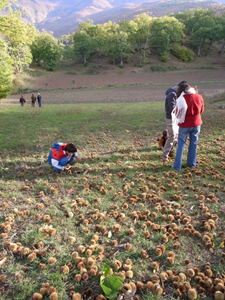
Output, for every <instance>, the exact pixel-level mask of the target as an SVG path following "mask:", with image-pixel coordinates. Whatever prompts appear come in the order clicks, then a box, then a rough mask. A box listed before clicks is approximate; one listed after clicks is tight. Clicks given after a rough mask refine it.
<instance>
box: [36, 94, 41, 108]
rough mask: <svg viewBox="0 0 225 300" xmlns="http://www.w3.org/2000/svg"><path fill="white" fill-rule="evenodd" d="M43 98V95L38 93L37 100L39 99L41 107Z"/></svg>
mask: <svg viewBox="0 0 225 300" xmlns="http://www.w3.org/2000/svg"><path fill="white" fill-rule="evenodd" d="M41 99H42V96H41V94H40V93H38V95H37V100H38V105H39V107H41Z"/></svg>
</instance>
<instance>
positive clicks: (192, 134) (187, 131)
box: [173, 126, 201, 171]
mask: <svg viewBox="0 0 225 300" xmlns="http://www.w3.org/2000/svg"><path fill="white" fill-rule="evenodd" d="M200 129H201V126H196V127H180V128H179V134H178V146H177V152H176V158H175V162H174V165H173V168H174V169H175V170H177V171H180V169H181V166H182V157H183V151H184V147H185V144H186V140H187V137H188V135H189V146H188V155H187V164H188V166H189V167H196V160H197V145H198V136H199V133H200Z"/></svg>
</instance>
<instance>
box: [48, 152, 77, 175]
mask: <svg viewBox="0 0 225 300" xmlns="http://www.w3.org/2000/svg"><path fill="white" fill-rule="evenodd" d="M51 160H52V151H50V153H49V155H48V163H49V164H50V165H52V162H51ZM72 161H73V156H72V157H71V159H70V160H67V157H63V158H61V159H60V160H59V166H60V167H64V166H65V165H68V164H70V163H71V162H72ZM53 170H54V171H61V170H60V169H58V168H56V167H53Z"/></svg>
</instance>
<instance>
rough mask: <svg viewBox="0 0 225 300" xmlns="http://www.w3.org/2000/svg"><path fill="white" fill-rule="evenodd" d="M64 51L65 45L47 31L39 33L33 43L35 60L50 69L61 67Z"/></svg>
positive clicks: (32, 50)
mask: <svg viewBox="0 0 225 300" xmlns="http://www.w3.org/2000/svg"><path fill="white" fill-rule="evenodd" d="M63 51H64V45H63V44H62V43H58V40H57V39H56V38H54V37H53V36H52V35H51V34H49V33H47V32H45V31H43V32H42V33H39V34H38V35H37V36H36V37H35V40H34V41H33V43H32V45H31V53H32V55H33V59H34V61H35V62H36V63H38V64H39V65H43V66H44V67H45V68H46V69H47V70H50V71H52V70H55V69H58V68H59V66H60V61H61V60H62V58H63Z"/></svg>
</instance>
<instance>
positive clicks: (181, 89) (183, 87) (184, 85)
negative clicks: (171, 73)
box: [177, 83, 191, 98]
mask: <svg viewBox="0 0 225 300" xmlns="http://www.w3.org/2000/svg"><path fill="white" fill-rule="evenodd" d="M190 87H191V86H190V85H189V84H188V83H181V84H180V85H179V86H178V89H177V98H178V97H180V94H181V93H182V92H184V93H185V91H187V90H189V89H190Z"/></svg>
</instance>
